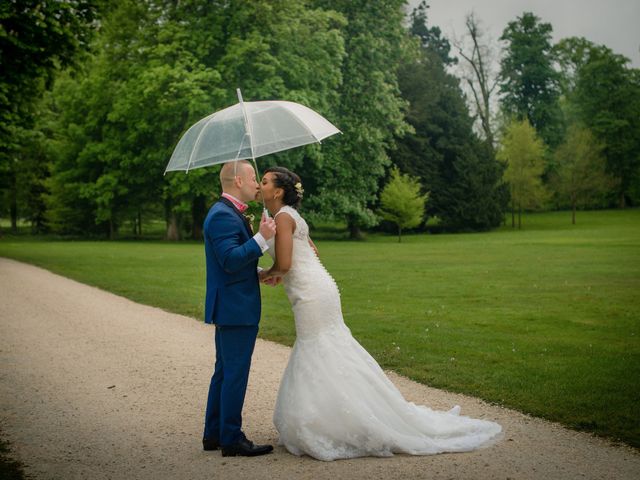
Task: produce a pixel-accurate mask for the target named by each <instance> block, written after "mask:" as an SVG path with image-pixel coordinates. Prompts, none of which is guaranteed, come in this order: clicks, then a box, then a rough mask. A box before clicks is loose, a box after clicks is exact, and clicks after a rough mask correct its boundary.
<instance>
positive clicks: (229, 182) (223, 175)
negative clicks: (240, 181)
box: [220, 160, 253, 192]
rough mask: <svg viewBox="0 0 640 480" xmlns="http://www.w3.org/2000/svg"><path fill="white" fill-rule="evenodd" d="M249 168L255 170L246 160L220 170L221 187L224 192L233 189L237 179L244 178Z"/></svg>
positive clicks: (225, 165)
mask: <svg viewBox="0 0 640 480" xmlns="http://www.w3.org/2000/svg"><path fill="white" fill-rule="evenodd" d="M247 167H249V168H251V170H253V167H252V166H251V164H250V163H249V162H248V161H246V160H239V161H237V162H229V163H225V164H223V165H222V168H221V169H220V186H222V191H223V192H224V191H226V190H225V188H230V187H233V186H234V185H235V181H236V177H237V176H240V177H242V176H243V174H244V173H245V169H246V168H247Z"/></svg>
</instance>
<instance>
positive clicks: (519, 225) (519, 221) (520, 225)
mask: <svg viewBox="0 0 640 480" xmlns="http://www.w3.org/2000/svg"><path fill="white" fill-rule="evenodd" d="M521 228H522V206H521V205H518V230H520V229H521Z"/></svg>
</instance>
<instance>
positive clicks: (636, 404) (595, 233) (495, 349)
mask: <svg viewBox="0 0 640 480" xmlns="http://www.w3.org/2000/svg"><path fill="white" fill-rule="evenodd" d="M577 221H578V224H577V225H571V224H570V213H567V212H554V213H544V214H535V215H527V216H525V217H524V218H523V227H524V229H523V230H521V231H517V230H515V231H514V230H512V229H511V228H507V227H503V228H501V229H499V230H496V231H493V232H489V233H478V234H459V235H412V236H405V237H403V242H402V243H400V244H399V243H397V238H396V237H394V236H383V235H371V236H369V238H368V240H367V241H366V242H345V241H328V240H324V241H318V242H317V244H318V247H319V250H320V255H321V258H322V260H323V262H324V264H325V266H326V267H327V269H328V270H329V272H331V274H332V275H333V277H334V278H335V279H336V281H337V283H338V285H339V287H340V290H341V294H342V302H343V312H344V316H345V320H346V322H347V324H348V325H349V327H350V328H351V330H352V332H353V333H354V335H355V336H356V338H357V339H358V340H359V341H360V342H361V343H362V344H363V345H364V346H365V348H367V350H369V352H370V353H371V354H372V355H373V356H374V357H375V358H376V359H377V360H378V361H379V362H380V363H381V364H382V365H383V366H384V367H385V368H390V369H393V370H395V371H397V372H399V373H401V374H403V375H406V376H408V377H411V378H413V379H415V380H418V381H420V382H424V383H427V384H429V385H431V386H434V387H440V388H444V389H447V390H451V391H456V392H463V393H467V394H470V395H474V396H478V397H481V398H484V399H486V400H488V401H491V402H495V403H499V404H502V405H505V406H509V407H513V408H516V409H518V410H520V411H523V412H527V413H531V414H533V415H536V416H540V417H545V418H548V419H551V420H555V421H559V422H561V423H563V424H565V425H568V426H570V427H572V428H577V429H582V430H587V431H592V432H595V433H597V434H601V435H606V436H609V437H612V438H616V439H622V440H623V441H625V442H627V443H629V444H630V445H633V446H635V447H640V415H639V410H640V381H639V379H640V339H639V337H640V313H639V309H640V210H637V209H635V210H627V211H600V212H579V213H578V216H577ZM0 255H2V256H7V257H11V258H15V259H18V260H22V261H26V262H29V263H33V264H36V265H40V266H42V267H44V268H47V269H49V270H52V271H54V272H58V273H60V274H62V275H65V276H68V277H71V278H74V279H77V280H79V281H81V282H84V283H88V284H90V285H96V286H98V287H100V288H103V289H105V290H109V291H112V292H115V293H117V294H120V295H124V296H126V297H128V298H131V299H132V300H135V301H137V302H141V303H146V304H150V305H156V306H159V307H161V308H164V309H166V310H169V311H174V312H179V313H183V314H186V315H190V316H193V317H196V318H198V319H200V318H201V317H202V311H203V298H204V275H205V272H204V251H203V248H202V245H201V244H199V243H195V242H194V243H167V242H106V241H105V242H95V241H93V242H89V241H75V242H65V241H42V240H38V239H33V238H30V237H10V236H5V238H4V239H2V240H0ZM263 263H264V264H265V265H266V264H267V262H266V260H265V261H264V262H263ZM263 299H264V302H263V312H264V315H263V319H262V323H261V336H262V337H263V338H268V339H271V340H275V341H278V342H281V343H285V344H289V345H290V344H292V343H293V340H294V327H293V317H292V314H291V312H290V309H289V305H288V302H287V299H286V297H285V294H284V291H283V289H282V288H275V289H274V288H263Z"/></svg>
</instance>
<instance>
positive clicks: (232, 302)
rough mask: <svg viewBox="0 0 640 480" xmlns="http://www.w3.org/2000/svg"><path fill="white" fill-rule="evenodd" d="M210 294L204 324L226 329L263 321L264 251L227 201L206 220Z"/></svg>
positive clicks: (212, 209) (219, 205)
mask: <svg viewBox="0 0 640 480" xmlns="http://www.w3.org/2000/svg"><path fill="white" fill-rule="evenodd" d="M203 230H204V248H205V254H206V261H207V293H206V299H205V309H204V321H205V323H215V324H216V325H221V326H222V325H225V326H242V325H257V324H258V322H259V321H260V309H261V304H260V282H259V281H258V271H257V267H258V259H259V258H260V257H261V256H262V250H261V249H260V246H259V245H258V243H257V242H256V241H255V240H254V239H253V234H252V233H251V230H250V228H249V223H248V221H247V220H246V219H245V217H244V216H243V215H242V214H241V213H240V212H239V211H238V210H237V209H236V208H235V207H234V206H233V204H232V203H231V202H230V201H229V200H227V199H226V198H221V199H220V200H219V201H218V202H216V203H215V204H214V205H213V206H212V207H211V209H210V210H209V213H208V214H207V218H206V219H205V221H204V229H203Z"/></svg>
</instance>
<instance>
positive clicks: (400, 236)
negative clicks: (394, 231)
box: [398, 227, 402, 243]
mask: <svg viewBox="0 0 640 480" xmlns="http://www.w3.org/2000/svg"><path fill="white" fill-rule="evenodd" d="M398 243H402V228H401V227H398Z"/></svg>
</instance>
